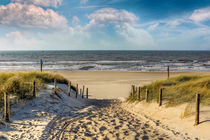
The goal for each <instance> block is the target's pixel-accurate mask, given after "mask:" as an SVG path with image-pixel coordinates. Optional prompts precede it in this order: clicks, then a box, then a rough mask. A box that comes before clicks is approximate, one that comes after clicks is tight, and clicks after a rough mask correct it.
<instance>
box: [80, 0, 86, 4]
mask: <svg viewBox="0 0 210 140" xmlns="http://www.w3.org/2000/svg"><path fill="white" fill-rule="evenodd" d="M80 3H81V4H86V3H88V0H81V1H80Z"/></svg>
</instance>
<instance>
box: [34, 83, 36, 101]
mask: <svg viewBox="0 0 210 140" xmlns="http://www.w3.org/2000/svg"><path fill="white" fill-rule="evenodd" d="M33 97H34V98H36V82H35V81H34V82H33Z"/></svg>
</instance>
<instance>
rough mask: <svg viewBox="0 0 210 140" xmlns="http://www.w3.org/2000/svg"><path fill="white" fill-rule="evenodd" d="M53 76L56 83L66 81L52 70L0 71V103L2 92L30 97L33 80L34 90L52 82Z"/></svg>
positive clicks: (64, 82) (18, 96)
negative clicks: (34, 83)
mask: <svg viewBox="0 0 210 140" xmlns="http://www.w3.org/2000/svg"><path fill="white" fill-rule="evenodd" d="M55 78H56V80H57V82H58V83H63V84H67V83H68V81H67V79H65V78H64V77H63V76H61V75H59V74H54V73H52V72H37V71H34V72H2V73H0V105H1V106H2V104H3V96H4V92H8V93H10V94H11V95H12V96H16V97H17V98H19V99H26V98H31V97H32V88H33V81H35V82H36V90H40V88H42V87H44V84H46V83H52V82H54V79H55Z"/></svg>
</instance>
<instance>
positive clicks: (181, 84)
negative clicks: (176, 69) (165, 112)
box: [127, 75, 210, 106]
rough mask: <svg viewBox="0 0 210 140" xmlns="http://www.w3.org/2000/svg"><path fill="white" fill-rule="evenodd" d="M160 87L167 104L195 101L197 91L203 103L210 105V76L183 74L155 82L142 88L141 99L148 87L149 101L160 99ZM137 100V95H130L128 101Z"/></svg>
mask: <svg viewBox="0 0 210 140" xmlns="http://www.w3.org/2000/svg"><path fill="white" fill-rule="evenodd" d="M160 88H164V90H163V98H164V100H165V101H167V106H174V105H179V104H182V103H192V102H195V96H196V94H197V93H200V94H201V103H202V104H204V105H210V76H209V75H207V76H198V75H181V76H177V77H172V78H169V79H167V80H161V81H156V82H153V83H151V84H149V85H146V86H144V87H142V88H141V100H144V98H145V92H146V89H149V91H150V94H149V101H153V100H158V93H159V90H160ZM136 100H137V95H136V93H135V96H134V97H132V96H129V97H128V99H127V101H129V102H133V101H136Z"/></svg>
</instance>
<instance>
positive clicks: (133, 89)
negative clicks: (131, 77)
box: [132, 85, 135, 97]
mask: <svg viewBox="0 0 210 140" xmlns="http://www.w3.org/2000/svg"><path fill="white" fill-rule="evenodd" d="M134 93H135V86H134V85H132V97H134Z"/></svg>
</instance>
